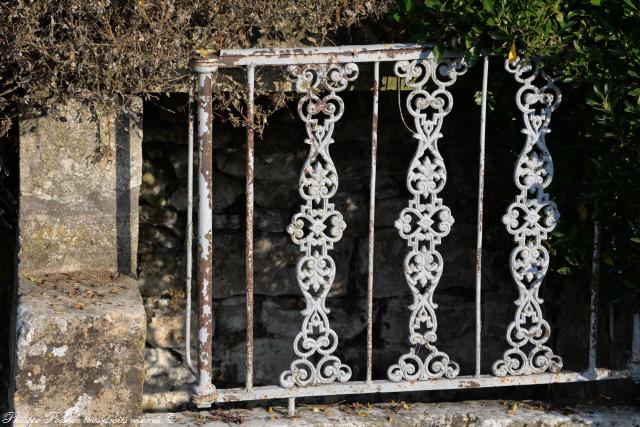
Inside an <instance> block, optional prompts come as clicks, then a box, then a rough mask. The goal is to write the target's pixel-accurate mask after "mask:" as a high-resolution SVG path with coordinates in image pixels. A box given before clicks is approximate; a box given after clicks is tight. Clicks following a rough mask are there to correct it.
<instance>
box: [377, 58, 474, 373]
mask: <svg viewBox="0 0 640 427" xmlns="http://www.w3.org/2000/svg"><path fill="white" fill-rule="evenodd" d="M394 70H395V74H396V76H398V77H399V78H402V79H403V81H404V83H405V85H407V86H408V87H409V88H411V92H410V93H409V95H408V96H407V100H406V106H407V109H408V111H409V113H410V114H411V116H412V117H413V119H414V124H415V133H414V134H413V137H414V138H416V139H417V140H418V147H417V149H416V153H415V155H414V157H413V160H412V161H411V165H410V167H409V171H408V174H407V188H408V189H409V192H410V193H411V198H410V200H409V206H408V207H407V208H405V209H404V210H403V211H402V212H401V213H400V218H399V219H398V220H397V221H396V223H395V226H396V228H397V229H398V231H399V232H400V236H401V237H402V238H403V239H405V240H406V241H407V245H408V246H409V248H410V250H409V252H408V253H407V255H406V257H405V259H404V274H405V277H406V279H407V284H408V285H409V288H410V289H411V293H412V294H413V302H412V304H411V305H410V306H409V309H410V310H411V317H410V320H409V342H410V343H411V344H412V345H413V347H412V348H411V349H410V350H409V353H406V354H404V355H402V356H401V357H400V358H399V360H398V363H397V364H394V365H391V366H390V367H389V368H388V370H387V376H388V377H389V379H390V380H392V381H401V380H428V379H433V378H442V377H443V376H444V377H447V378H454V377H456V376H457V375H458V374H459V372H460V368H459V366H458V364H457V363H455V362H453V361H451V360H450V359H449V355H447V354H446V353H444V352H442V351H440V350H438V348H437V347H436V345H435V344H436V341H437V335H436V330H437V327H438V322H437V319H436V312H435V310H436V308H437V305H436V304H435V303H434V302H433V294H434V292H435V289H436V286H437V285H438V281H439V280H440V276H441V275H442V270H443V267H444V261H443V259H442V255H441V254H440V252H438V250H437V249H436V247H437V246H438V245H439V244H440V242H441V239H442V238H443V237H445V236H446V235H448V234H449V232H450V230H451V226H452V225H453V222H454V220H453V216H452V215H451V211H450V210H449V208H448V207H447V206H445V205H444V204H443V203H442V198H440V197H439V196H438V194H439V193H440V192H441V191H442V189H443V188H444V185H445V183H446V180H447V171H446V169H445V165H444V161H443V159H442V156H441V155H440V152H439V151H438V139H439V138H440V137H441V136H442V134H441V132H440V131H441V128H442V123H443V121H444V117H445V116H446V115H447V114H449V112H450V111H451V108H452V107H453V97H452V95H451V93H450V92H449V91H448V90H447V88H448V87H449V86H451V85H452V84H454V83H455V81H456V79H457V76H458V75H460V74H464V73H465V72H466V70H467V66H466V64H465V63H464V62H463V61H461V60H459V59H456V60H449V59H445V60H443V61H441V62H436V61H435V60H433V59H427V60H414V61H399V62H397V63H396V64H395V67H394ZM427 85H430V86H433V87H434V89H433V90H431V91H429V90H428V89H427V88H426V87H427ZM421 351H424V352H423V353H422V354H421Z"/></svg>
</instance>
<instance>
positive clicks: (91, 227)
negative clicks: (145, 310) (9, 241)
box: [19, 98, 142, 274]
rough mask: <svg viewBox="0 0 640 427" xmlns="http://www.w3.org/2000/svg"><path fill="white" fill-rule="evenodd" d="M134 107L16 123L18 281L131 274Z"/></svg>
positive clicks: (138, 119)
mask: <svg viewBox="0 0 640 427" xmlns="http://www.w3.org/2000/svg"><path fill="white" fill-rule="evenodd" d="M141 110H142V101H141V100H140V99H138V98H135V99H132V105H131V108H130V110H129V111H130V113H128V114H123V113H122V114H115V113H108V112H104V111H97V112H92V111H91V110H90V109H89V108H87V107H86V106H83V105H82V104H81V103H79V102H77V101H69V102H68V103H67V104H61V105H59V106H58V108H57V109H55V110H54V109H51V110H50V111H49V112H48V114H47V115H46V116H41V117H22V118H21V121H20V219H19V222H20V254H19V258H20V264H19V273H20V274H33V273H43V272H62V271H65V272H70V271H79V270H94V271H105V270H106V271H120V272H123V273H132V272H135V271H136V259H137V240H138V210H137V206H138V194H139V188H140V178H141V167H142V149H141V143H142V116H141Z"/></svg>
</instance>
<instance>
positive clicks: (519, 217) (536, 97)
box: [493, 58, 562, 376]
mask: <svg viewBox="0 0 640 427" xmlns="http://www.w3.org/2000/svg"><path fill="white" fill-rule="evenodd" d="M505 68H506V70H507V71H508V72H510V73H512V74H514V76H515V79H516V81H518V82H519V83H521V84H522V86H521V87H520V89H519V90H518V93H517V95H516V104H517V105H518V109H519V110H520V111H522V117H523V120H524V125H525V127H524V129H523V133H524V134H525V135H526V136H527V140H526V143H525V145H524V148H523V150H522V151H521V153H520V156H519V157H518V162H517V164H516V168H515V171H514V182H515V184H516V187H517V188H518V189H519V190H520V193H519V194H518V195H517V196H516V200H515V202H514V203H512V204H511V205H510V206H509V208H508V210H507V213H506V214H505V215H504V216H503V218H502V222H503V223H504V224H505V226H506V228H507V231H508V232H509V234H511V235H513V237H514V241H515V243H516V244H517V246H516V247H515V248H514V249H513V250H512V251H511V256H510V260H509V264H510V267H511V275H512V277H513V280H514V281H515V283H516V285H517V287H518V294H519V295H518V299H517V300H516V301H515V304H516V306H517V307H518V308H517V310H516V314H515V320H514V321H512V322H511V323H510V324H509V328H508V330H507V341H508V342H509V344H510V345H511V348H510V349H508V350H507V351H505V352H504V355H503V357H502V359H500V360H498V361H496V362H495V363H494V365H493V373H494V374H495V375H497V376H506V375H529V374H537V373H542V372H546V371H551V372H558V371H559V370H560V369H561V368H562V358H561V357H559V356H557V355H554V354H553V351H552V350H551V348H549V347H548V346H546V345H545V343H546V342H547V341H548V340H549V337H550V335H551V328H550V326H549V323H548V322H547V321H546V320H544V319H543V317H542V307H541V305H542V303H543V300H542V298H541V297H540V295H539V290H540V286H541V285H542V281H543V279H544V276H545V274H546V272H547V268H548V267H549V252H548V251H547V249H546V248H545V247H544V246H543V242H544V240H546V238H547V235H548V234H549V233H550V232H551V231H553V229H554V228H555V226H556V222H557V220H558V218H559V216H560V215H559V213H558V209H557V207H556V204H555V203H554V202H553V201H552V200H550V199H549V194H548V193H546V192H545V189H546V188H547V187H548V186H549V184H551V180H552V179H553V162H552V160H551V154H550V153H549V150H548V149H547V146H546V143H545V135H546V134H547V133H549V132H550V129H549V123H550V121H551V114H552V113H553V111H555V110H556V109H557V108H558V106H559V104H560V101H561V94H560V89H558V87H557V86H556V85H555V84H554V83H555V79H553V78H551V77H549V76H548V75H547V74H546V73H545V72H544V71H542V70H539V69H538V68H537V67H536V64H535V63H532V62H525V61H523V60H522V59H520V58H517V59H516V60H515V61H513V62H510V61H509V60H507V61H506V62H505ZM538 77H541V78H542V79H543V80H544V82H545V83H544V85H543V86H541V87H538V86H535V85H534V84H533V82H534V80H535V79H536V78H538Z"/></svg>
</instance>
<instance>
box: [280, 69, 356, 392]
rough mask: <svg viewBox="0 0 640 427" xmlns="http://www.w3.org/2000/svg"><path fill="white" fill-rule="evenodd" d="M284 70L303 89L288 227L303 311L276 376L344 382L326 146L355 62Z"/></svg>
mask: <svg viewBox="0 0 640 427" xmlns="http://www.w3.org/2000/svg"><path fill="white" fill-rule="evenodd" d="M287 70H288V72H289V75H290V78H291V79H292V80H293V82H294V83H295V88H296V91H297V92H298V93H301V94H303V96H302V98H301V99H300V101H299V102H298V114H299V116H300V118H301V119H302V121H303V122H304V123H305V127H306V130H307V138H306V139H305V143H306V144H309V155H308V156H307V159H306V161H305V163H304V166H303V168H302V172H301V174H300V182H299V193H300V196H301V197H302V199H303V200H304V204H303V205H301V208H300V212H298V213H297V214H295V215H294V216H293V219H292V221H291V225H289V227H288V228H287V231H288V232H289V234H290V235H291V239H292V240H293V242H294V243H295V244H297V245H299V246H300V252H301V253H302V255H301V256H300V258H299V259H298V264H297V279H298V285H299V286H300V289H301V290H302V293H303V295H304V298H305V303H306V307H305V309H304V310H303V311H302V314H303V315H304V320H303V322H302V330H301V331H300V332H299V333H298V335H297V336H296V338H295V341H294V343H293V351H294V352H295V354H296V356H297V357H298V359H296V360H294V361H293V362H292V363H291V367H290V369H289V370H286V371H284V372H283V373H282V374H281V375H280V385H282V386H283V387H293V386H294V385H297V386H306V385H317V384H329V383H333V382H335V381H339V382H346V381H349V379H350V378H351V368H349V366H347V365H345V364H343V363H342V362H341V361H340V359H339V358H338V357H337V356H335V355H334V354H333V353H334V352H335V350H336V348H337V347H338V335H337V334H336V332H335V331H334V330H333V329H331V327H330V325H329V318H328V317H327V314H328V313H329V309H328V308H327V307H326V305H325V304H326V297H327V294H328V293H329V290H330V289H331V285H332V284H333V280H334V278H335V274H336V265H335V262H334V260H333V258H331V256H330V255H329V251H330V250H331V249H333V245H334V243H336V242H337V241H338V240H340V239H341V237H342V233H343V231H344V229H345V228H346V224H345V222H344V220H343V218H342V214H341V213H340V212H339V211H336V210H335V206H334V204H333V203H331V202H330V200H331V198H332V197H333V196H334V195H335V193H336V191H337V190H338V173H337V171H336V168H335V166H334V164H333V160H332V159H331V156H330V154H329V145H331V144H332V143H333V142H334V140H333V129H334V125H335V123H336V122H337V121H338V120H339V119H340V117H342V114H343V112H344V102H343V100H342V99H341V98H340V97H339V96H338V95H337V93H338V92H341V91H343V90H344V89H346V87H347V84H348V82H349V81H353V80H355V79H356V77H357V76H358V66H357V65H356V64H354V63H347V64H327V65H291V66H289V67H288V69H287ZM323 94H324V95H323Z"/></svg>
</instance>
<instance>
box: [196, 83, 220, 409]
mask: <svg viewBox="0 0 640 427" xmlns="http://www.w3.org/2000/svg"><path fill="white" fill-rule="evenodd" d="M212 80H213V75H212V72H210V71H204V72H203V71H199V72H198V145H199V150H198V154H199V156H198V161H199V164H198V292H199V295H198V374H199V378H198V385H197V386H196V387H195V393H196V395H198V396H206V395H209V394H211V393H213V391H214V390H215V387H214V386H213V384H212V382H211V380H212V332H213V328H212V304H213V295H212V291H213V283H212V282H213V147H212V143H213V137H212V122H213V117H212V112H213V111H212V105H211V101H212V95H211V90H212V84H213V82H212Z"/></svg>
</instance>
